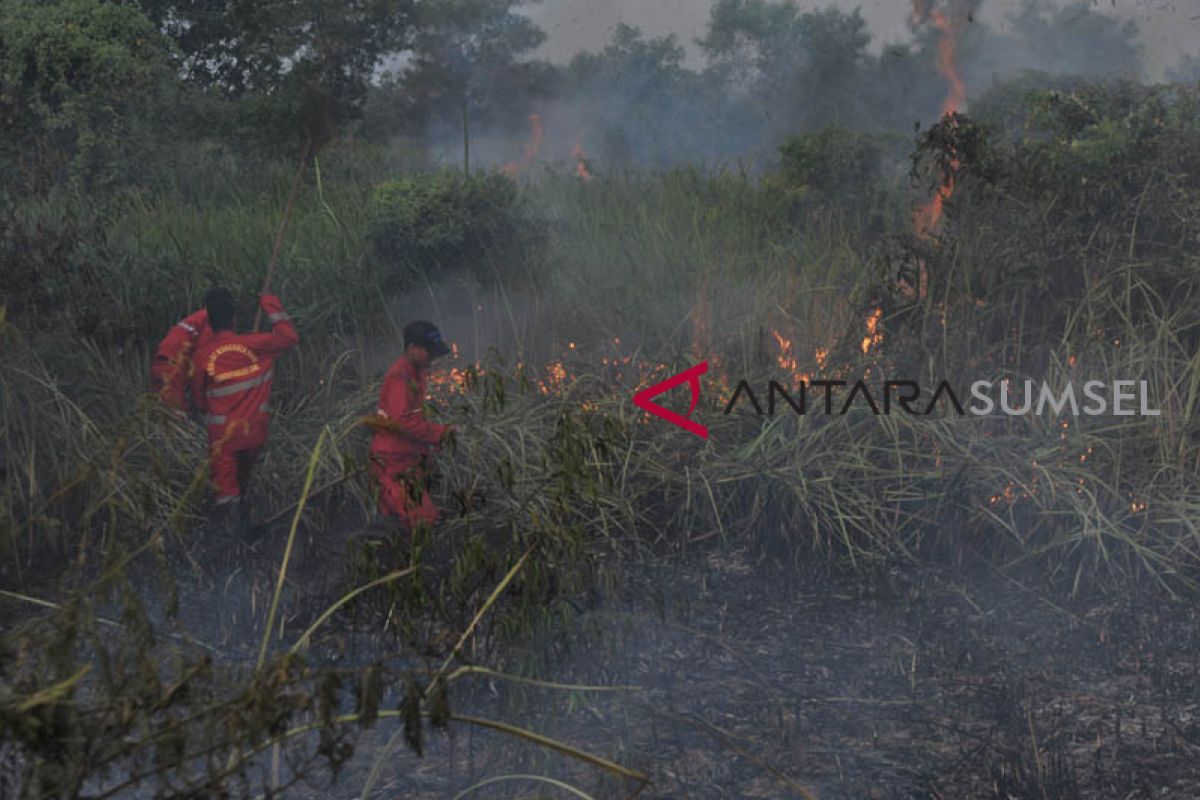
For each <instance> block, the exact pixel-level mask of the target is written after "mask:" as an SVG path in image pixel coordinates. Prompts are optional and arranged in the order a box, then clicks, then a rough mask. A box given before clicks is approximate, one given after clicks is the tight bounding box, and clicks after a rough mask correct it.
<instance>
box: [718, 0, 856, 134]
mask: <svg viewBox="0 0 1200 800" xmlns="http://www.w3.org/2000/svg"><path fill="white" fill-rule="evenodd" d="M870 40H871V37H870V34H869V33H868V31H867V24H866V21H865V20H864V19H863V18H862V15H861V14H860V13H859V12H858V10H857V9H856V10H855V11H853V12H851V13H849V14H847V13H845V12H843V11H840V10H838V9H836V8H828V9H824V10H821V11H810V12H801V11H800V9H799V7H798V6H797V5H796V3H795V2H794V0H784V2H780V3H774V2H770V1H769V0H717V2H716V3H714V4H713V7H712V11H711V15H710V17H709V24H708V34H707V36H705V37H704V38H703V39H701V40H700V42H699V44H700V46H701V48H702V49H703V50H704V52H705V55H706V56H707V57H708V59H709V62H710V64H711V65H713V66H714V67H716V68H717V69H719V70H721V71H722V73H723V74H725V75H726V76H727V77H728V78H729V79H730V81H731V82H732V84H733V86H734V87H740V88H741V89H742V90H743V91H745V92H748V93H749V94H750V95H751V96H752V97H753V98H754V99H755V101H756V102H757V103H758V104H760V105H761V106H762V107H763V108H765V109H769V114H770V118H769V119H770V128H771V130H772V132H773V133H774V135H775V137H776V138H782V136H783V135H785V134H790V133H794V132H796V131H799V130H815V129H818V128H820V127H822V126H824V125H826V124H829V123H834V122H836V123H839V124H851V123H854V122H856V121H857V117H858V116H859V112H858V108H859V95H860V93H861V87H862V77H863V74H864V71H865V68H866V67H867V65H868V64H869V63H870V60H869V57H868V55H867V53H866V47H867V44H869V43H870Z"/></svg>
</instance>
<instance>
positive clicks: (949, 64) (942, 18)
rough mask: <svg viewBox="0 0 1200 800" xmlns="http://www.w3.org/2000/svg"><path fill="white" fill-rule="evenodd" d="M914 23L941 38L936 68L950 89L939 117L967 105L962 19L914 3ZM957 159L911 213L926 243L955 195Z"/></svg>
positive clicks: (918, 0) (926, 2)
mask: <svg viewBox="0 0 1200 800" xmlns="http://www.w3.org/2000/svg"><path fill="white" fill-rule="evenodd" d="M913 19H914V21H916V22H926V21H929V22H932V24H933V27H934V28H936V29H937V30H938V33H939V34H940V36H939V38H938V46H937V58H936V59H935V64H936V66H937V71H938V74H939V75H941V76H942V77H943V78H945V79H946V81H947V83H949V84H950V88H949V90H948V91H947V93H946V99H945V100H943V101H942V108H941V112H940V113H939V115H938V116H939V118H940V117H945V116H946V115H948V114H953V113H955V112H957V111H959V110H960V109H962V108H963V107H964V106H965V104H966V101H967V85H966V83H965V82H964V81H963V78H962V75H961V73H959V71H958V40H959V38H960V37H961V36H962V21H961V19H958V18H957V17H956V18H951V17H950V15H948V14H947V13H946V12H945V11H942V10H941V9H936V8H933V7H932V2H931V0H913ZM958 166H959V162H958V160H957V159H951V160H950V174H949V175H947V176H946V178H945V180H944V181H943V183H942V185H941V186H940V187H939V188H938V191H937V194H935V195H934V196H933V199H931V200H930V201H929V202H927V203H925V204H923V205H921V206H919V207H918V208H917V209H916V210H915V211H914V212H913V228H914V229H915V231H916V234H917V236H918V237H920V238H922V239H928V238H929V237H931V236H932V235H933V234H934V232H935V231H936V229H937V226H938V223H939V222H940V221H941V218H942V209H943V207H944V206H945V204H946V201H947V200H949V199H950V197H951V196H952V195H953V194H954V175H953V173H954V170H956V169H958Z"/></svg>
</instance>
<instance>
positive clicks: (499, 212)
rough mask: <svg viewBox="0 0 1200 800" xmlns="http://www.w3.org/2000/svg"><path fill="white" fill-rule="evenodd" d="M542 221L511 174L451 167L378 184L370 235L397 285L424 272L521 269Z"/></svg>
mask: <svg viewBox="0 0 1200 800" xmlns="http://www.w3.org/2000/svg"><path fill="white" fill-rule="evenodd" d="M542 228H543V224H542V223H541V222H540V221H539V220H537V219H536V218H535V217H534V215H533V213H532V212H531V210H530V209H529V208H528V206H527V204H526V202H525V200H524V199H523V198H522V196H521V192H520V191H519V190H518V187H517V184H516V183H515V182H514V181H513V180H512V179H511V178H509V177H507V176H505V175H503V174H500V173H476V174H472V175H469V176H464V175H463V174H462V173H460V172H453V171H449V170H447V171H443V172H439V173H436V174H433V175H427V176H419V177H411V178H399V179H397V180H392V181H388V182H386V183H383V184H380V185H379V186H378V187H376V189H375V193H374V196H373V197H372V201H371V219H370V224H369V229H368V234H367V236H368V240H369V241H370V243H371V245H372V247H373V248H374V251H375V253H376V256H377V257H378V258H379V259H380V260H381V261H382V262H383V263H384V264H385V265H386V266H385V269H386V274H387V276H388V280H389V281H390V282H391V285H393V286H402V285H405V284H406V283H409V282H412V281H413V280H415V279H417V278H418V277H419V276H423V277H424V278H426V279H429V280H437V279H440V278H442V277H445V276H448V275H454V274H460V275H461V274H467V275H471V276H473V277H475V278H477V279H480V280H490V279H492V278H494V277H496V276H506V277H507V276H512V275H514V274H521V272H522V271H523V270H522V267H528V266H530V263H531V262H532V261H535V260H536V258H537V255H538V252H539V249H540V244H541V242H542V238H543V237H542Z"/></svg>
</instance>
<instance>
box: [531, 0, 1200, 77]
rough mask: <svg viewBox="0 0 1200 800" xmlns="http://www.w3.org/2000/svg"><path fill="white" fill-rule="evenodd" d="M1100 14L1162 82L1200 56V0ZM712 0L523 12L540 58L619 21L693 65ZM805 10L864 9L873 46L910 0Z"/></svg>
mask: <svg viewBox="0 0 1200 800" xmlns="http://www.w3.org/2000/svg"><path fill="white" fill-rule="evenodd" d="M1091 4H1092V5H1093V7H1094V8H1095V9H1096V10H1097V11H1101V12H1103V13H1105V14H1111V15H1113V16H1116V17H1119V18H1121V19H1133V20H1135V21H1136V22H1137V23H1138V25H1139V28H1140V30H1141V38H1142V46H1143V60H1144V61H1145V64H1146V73H1147V77H1148V78H1150V79H1151V80H1158V79H1161V78H1162V77H1163V75H1164V73H1165V71H1166V69H1167V68H1168V67H1170V66H1173V65H1174V64H1175V63H1176V62H1177V61H1178V60H1179V58H1180V57H1181V56H1182V55H1183V54H1184V53H1191V54H1193V55H1196V56H1200V0H1091ZM710 5H711V2H710V0H541V2H539V3H537V4H536V5H532V6H529V7H528V10H527V13H528V14H529V15H530V16H531V17H532V18H533V19H535V20H536V21H537V23H538V24H539V25H540V26H541V27H542V29H543V30H545V31H546V33H547V35H548V37H549V38H548V39H547V41H546V43H545V45H543V46H542V48H541V50H540V51H539V52H538V53H537V55H539V56H542V57H544V58H548V59H550V60H551V61H559V62H562V61H567V60H569V59H570V58H571V56H573V55H574V54H575V53H577V52H578V51H579V50H581V49H586V50H599V49H600V48H602V47H603V46H604V45H605V43H606V42H607V41H608V40H609V38H610V37H611V35H612V31H613V29H614V28H615V27H616V25H617V24H618V23H620V22H624V23H626V24H628V25H633V26H635V27H638V28H641V29H642V32H643V33H645V34H646V35H648V36H665V35H667V34H671V33H674V34H675V35H676V36H677V37H678V38H679V40H680V43H681V44H683V45H685V46H686V47H687V48H688V51H689V54H690V55H691V56H692V57H693V64H692V65H693V66H695V65H696V63H698V57H697V55H696V53H697V48H696V47H695V44H694V40H695V39H696V38H698V37H700V36H702V35H703V34H704V29H705V25H706V24H707V21H708V10H709V7H710ZM798 5H799V6H800V7H801V8H805V9H815V8H825V7H828V6H831V5H832V6H837V7H838V8H841V9H844V10H846V11H852V10H854V9H855V8H860V9H862V14H863V17H864V18H865V19H866V20H867V22H868V24H869V25H870V27H871V31H872V33H873V34H874V41H873V42H872V45H873V47H874V48H875V49H876V50H878V49H879V48H881V47H882V46H883V45H884V44H889V43H897V42H904V41H907V40H908V38H909V31H908V27H907V25H906V20H907V18H908V14H909V11H910V8H911V4H910V3H909V2H908V1H907V0H822V1H821V2H813V1H812V0H807V1H806V0H798ZM1020 5H1021V0H984V2H983V6H982V9H981V13H980V14H979V19H980V20H981V21H983V22H986V23H987V24H988V25H990V26H992V27H993V28H995V29H998V30H1004V29H1005V27H1006V25H1005V19H1006V18H1007V17H1008V15H1009V14H1011V13H1013V12H1015V11H1016V10H1017V9H1019V8H1020Z"/></svg>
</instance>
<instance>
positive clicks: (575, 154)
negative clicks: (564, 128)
mask: <svg viewBox="0 0 1200 800" xmlns="http://www.w3.org/2000/svg"><path fill="white" fill-rule="evenodd" d="M585 133H586V131H584V130H580V131H579V133H577V134H575V144H574V145H573V146H572V147H571V158H573V159H575V174H576V175H577V176H578V177H579V179H580V180H581V181H584V182H585V183H586V182H587V181H590V180H591V179H592V173H591V172H590V171H589V170H588V165H587V154H586V153H584V151H583V137H584V135H585Z"/></svg>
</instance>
